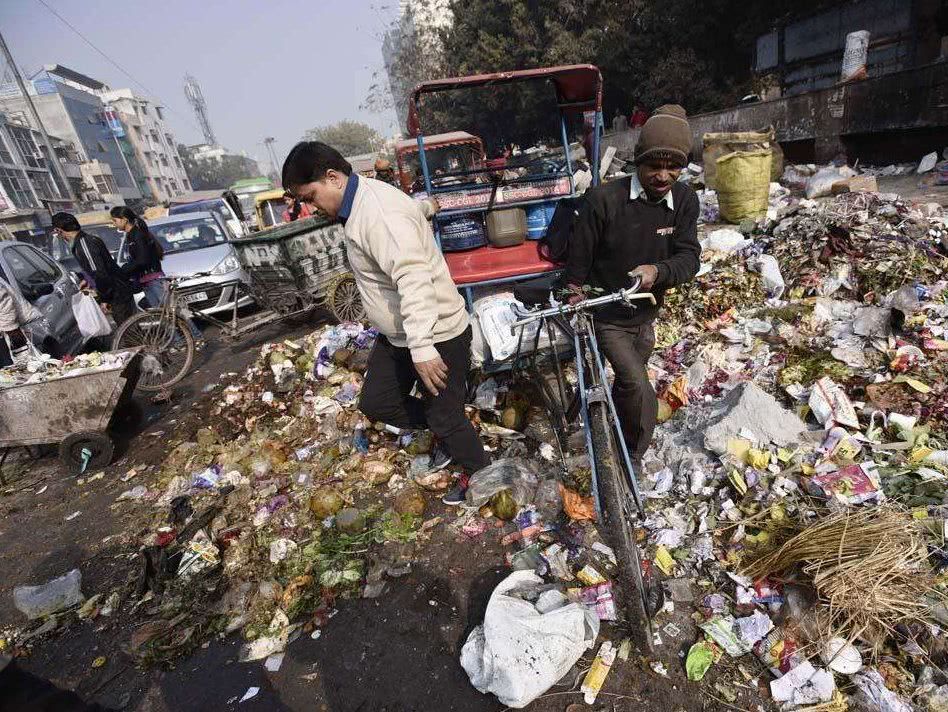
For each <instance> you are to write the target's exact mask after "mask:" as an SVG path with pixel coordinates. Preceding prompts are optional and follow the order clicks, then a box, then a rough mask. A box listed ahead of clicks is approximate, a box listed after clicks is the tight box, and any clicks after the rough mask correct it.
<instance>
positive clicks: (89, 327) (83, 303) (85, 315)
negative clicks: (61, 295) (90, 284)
mask: <svg viewBox="0 0 948 712" xmlns="http://www.w3.org/2000/svg"><path fill="white" fill-rule="evenodd" d="M72 313H73V314H74V315H75V317H76V323H77V324H78V325H79V333H80V334H82V335H83V336H84V337H85V338H87V339H92V338H94V337H96V336H108V335H109V334H111V333H112V325H111V324H110V323H109V320H108V317H106V316H105V314H103V313H102V309H101V308H100V307H99V305H98V304H97V303H96V301H95V299H93V298H92V297H90V296H89V295H88V294H84V293H82V292H79V293H77V294H73V295H72Z"/></svg>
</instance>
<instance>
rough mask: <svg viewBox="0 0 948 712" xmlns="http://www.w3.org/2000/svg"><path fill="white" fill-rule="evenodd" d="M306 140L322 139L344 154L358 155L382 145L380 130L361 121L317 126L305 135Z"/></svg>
mask: <svg viewBox="0 0 948 712" xmlns="http://www.w3.org/2000/svg"><path fill="white" fill-rule="evenodd" d="M303 140H304V141H322V142H323V143H327V144H329V145H330V146H332V147H333V148H335V149H336V150H337V151H339V153H341V154H342V155H343V156H357V155H359V154H361V153H371V152H372V151H377V150H378V149H379V148H380V147H381V145H382V138H381V136H379V134H378V131H376V130H375V129H373V128H372V127H371V126H369V125H368V124H363V123H361V122H359V121H350V120H349V119H343V120H342V121H340V122H338V123H335V124H331V125H329V126H317V127H316V128H313V129H310V130H309V131H307V132H306V134H305V135H304V136H303Z"/></svg>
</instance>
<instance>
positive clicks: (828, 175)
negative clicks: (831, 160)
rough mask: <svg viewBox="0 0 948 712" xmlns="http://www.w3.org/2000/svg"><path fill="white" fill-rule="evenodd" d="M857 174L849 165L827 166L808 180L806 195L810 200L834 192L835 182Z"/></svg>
mask: <svg viewBox="0 0 948 712" xmlns="http://www.w3.org/2000/svg"><path fill="white" fill-rule="evenodd" d="M854 175H857V173H856V171H854V170H853V169H852V168H850V167H849V166H840V167H839V168H837V167H836V166H825V167H823V168H820V170H818V171H817V172H816V173H814V174H813V175H812V176H810V178H809V179H808V180H807V182H806V197H807V198H809V199H810V200H813V199H814V198H822V197H825V196H827V195H832V194H833V183H836V182H837V181H841V180H843V179H844V178H852V177H853V176H854Z"/></svg>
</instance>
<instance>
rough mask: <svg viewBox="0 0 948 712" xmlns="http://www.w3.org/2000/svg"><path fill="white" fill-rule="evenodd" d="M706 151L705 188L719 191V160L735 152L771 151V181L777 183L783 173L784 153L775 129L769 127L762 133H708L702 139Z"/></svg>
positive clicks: (703, 156) (704, 158) (704, 160)
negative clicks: (775, 138) (776, 137)
mask: <svg viewBox="0 0 948 712" xmlns="http://www.w3.org/2000/svg"><path fill="white" fill-rule="evenodd" d="M702 143H703V144H704V151H703V152H702V154H701V160H702V162H703V163H704V184H705V187H707V188H711V189H712V190H717V182H716V180H717V172H718V169H717V160H718V159H719V158H720V157H721V156H726V155H727V154H729V153H733V152H734V151H759V150H770V152H771V155H772V156H773V160H772V162H771V164H770V180H771V181H776V180H778V179H779V178H780V175H781V174H782V173H783V151H782V150H780V144H778V143H777V142H776V141H774V129H773V127H768V128H766V129H763V130H761V131H734V132H728V133H706V134H705V135H704V136H703V137H702Z"/></svg>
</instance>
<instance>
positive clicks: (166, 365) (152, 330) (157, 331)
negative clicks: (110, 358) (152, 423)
mask: <svg viewBox="0 0 948 712" xmlns="http://www.w3.org/2000/svg"><path fill="white" fill-rule="evenodd" d="M195 276H201V275H193V276H189V277H188V279H192V278H193V277H195ZM182 279H183V278H170V279H168V291H167V296H166V298H165V300H164V302H163V303H162V304H161V305H160V306H158V307H154V308H151V309H146V310H144V311H141V312H139V313H137V314H133V315H132V316H130V317H129V318H128V319H126V320H125V321H124V322H122V323H121V324H120V325H119V327H118V329H117V330H116V332H115V336H114V337H113V338H112V349H113V350H116V351H117V350H119V349H130V348H141V349H142V351H143V358H142V366H141V375H140V376H139V379H138V386H137V387H138V388H139V389H140V390H142V391H144V392H146V393H161V392H164V391H166V390H167V389H168V388H170V387H171V386H173V385H174V384H175V383H177V382H178V381H180V380H181V379H182V378H184V377H185V375H187V373H188V370H189V369H190V368H191V363H192V362H193V361H194V349H195V344H194V336H193V335H192V334H191V329H190V328H188V321H187V320H188V316H187V315H186V314H185V312H184V311H183V310H182V308H181V306H180V304H186V303H187V302H186V299H185V297H186V296H187V294H188V293H189V292H188V288H182V287H179V286H178V283H179V282H180V281H182ZM198 289H202V287H199V288H198Z"/></svg>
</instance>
